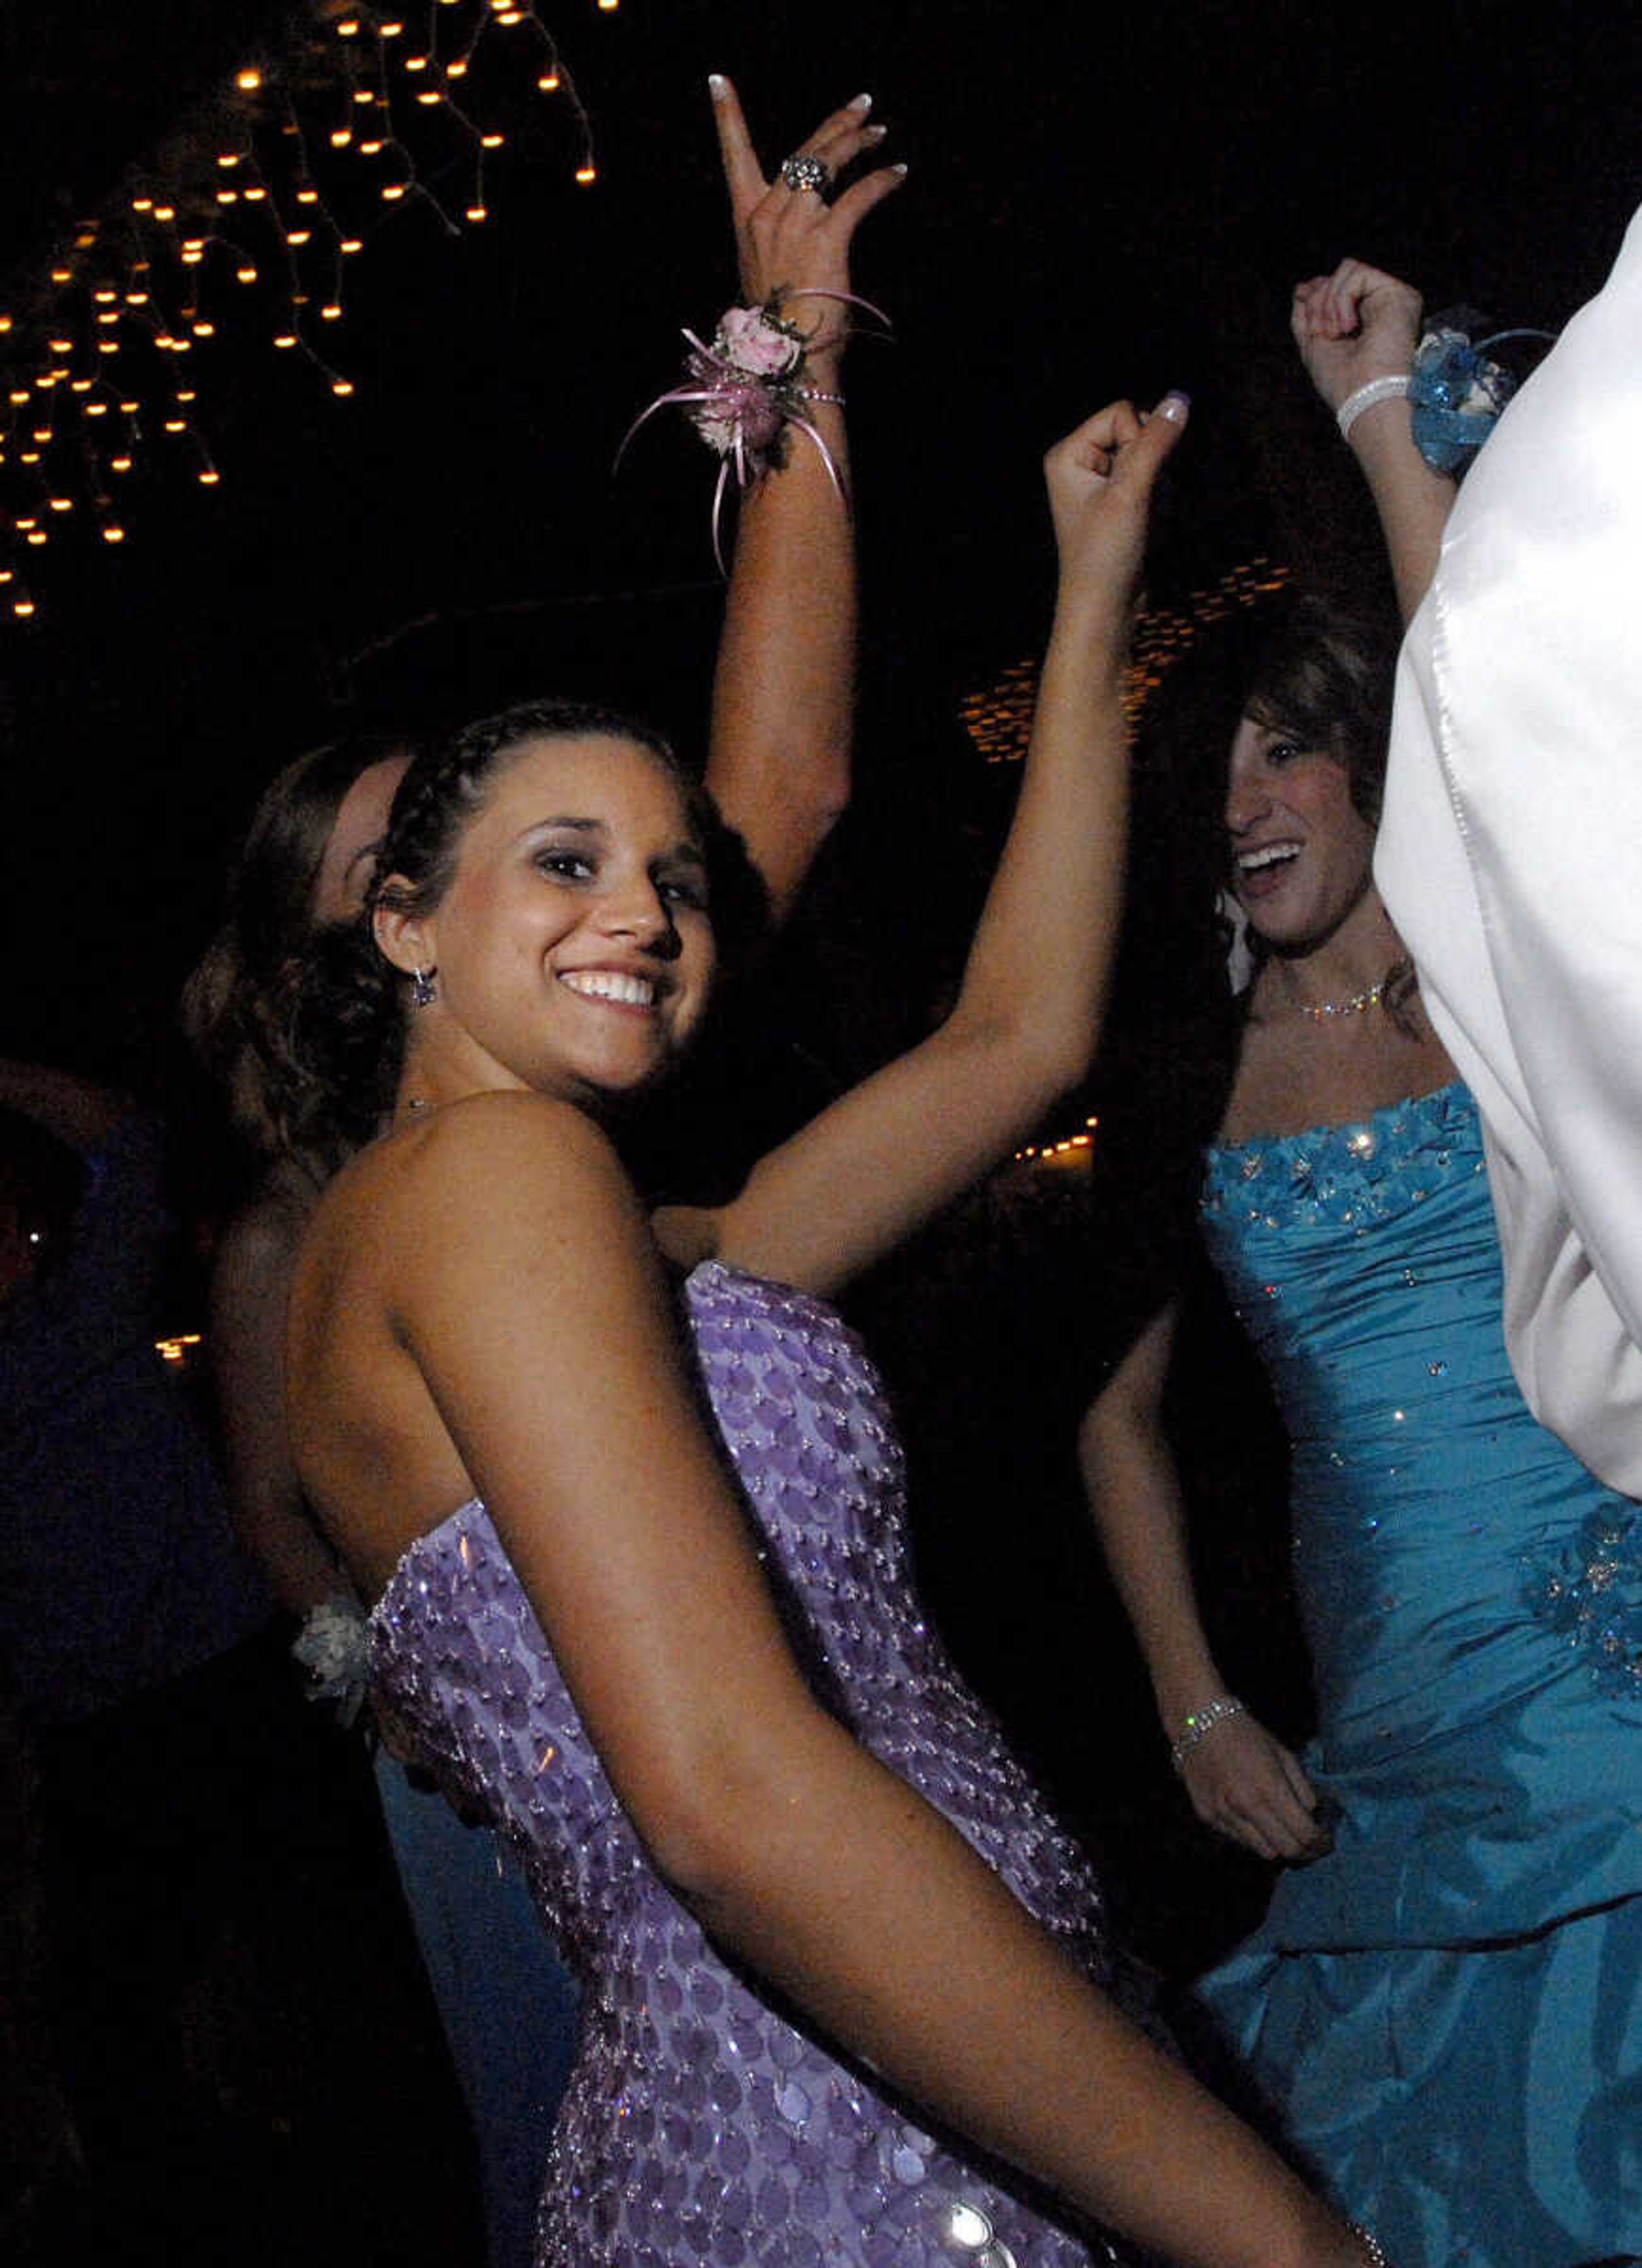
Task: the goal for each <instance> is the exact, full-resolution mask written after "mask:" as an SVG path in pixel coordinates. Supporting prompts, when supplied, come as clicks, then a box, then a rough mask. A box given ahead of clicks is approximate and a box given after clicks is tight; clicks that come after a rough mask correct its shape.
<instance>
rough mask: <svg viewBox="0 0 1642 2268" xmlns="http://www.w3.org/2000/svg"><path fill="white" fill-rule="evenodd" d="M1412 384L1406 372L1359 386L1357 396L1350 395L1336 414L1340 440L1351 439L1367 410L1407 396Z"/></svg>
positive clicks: (1371, 380) (1372, 379) (1369, 381)
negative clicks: (1352, 431)
mask: <svg viewBox="0 0 1642 2268" xmlns="http://www.w3.org/2000/svg"><path fill="white" fill-rule="evenodd" d="M1409 386H1410V378H1409V374H1408V372H1406V371H1404V372H1403V373H1402V374H1401V375H1400V376H1396V375H1388V376H1387V377H1385V378H1371V379H1369V380H1368V383H1367V384H1366V386H1359V387H1358V389H1357V391H1356V393H1355V394H1347V395H1346V397H1345V399H1344V401H1343V402H1342V403H1341V404H1340V406H1339V408H1338V409H1336V411H1335V413H1334V422H1335V423H1336V425H1337V426H1338V427H1339V429H1340V438H1341V439H1342V440H1343V441H1344V440H1345V439H1347V438H1349V436H1350V434H1351V428H1352V426H1353V425H1355V424H1356V423H1357V421H1358V419H1359V417H1360V416H1362V414H1363V412H1364V410H1365V409H1373V406H1374V404H1375V402H1377V401H1390V400H1391V399H1392V398H1393V396H1394V395H1395V394H1406V393H1407V392H1408V390H1409Z"/></svg>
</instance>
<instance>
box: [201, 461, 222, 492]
mask: <svg viewBox="0 0 1642 2268" xmlns="http://www.w3.org/2000/svg"><path fill="white" fill-rule="evenodd" d="M221 479H222V475H221V474H220V473H219V472H218V471H217V468H216V466H215V465H207V467H206V468H205V470H204V471H203V472H202V474H201V475H200V486H201V487H202V489H214V488H215V487H216V486H217V482H219V481H220V480H221Z"/></svg>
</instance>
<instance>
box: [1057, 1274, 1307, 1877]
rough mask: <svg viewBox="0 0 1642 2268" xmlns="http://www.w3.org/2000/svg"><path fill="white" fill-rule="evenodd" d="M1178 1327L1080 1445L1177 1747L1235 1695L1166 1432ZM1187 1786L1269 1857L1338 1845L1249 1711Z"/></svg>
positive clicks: (1163, 1324)
mask: <svg viewBox="0 0 1642 2268" xmlns="http://www.w3.org/2000/svg"><path fill="white" fill-rule="evenodd" d="M1174 1320H1175V1310H1174V1307H1172V1306H1171V1307H1165V1308H1163V1309H1161V1310H1160V1312H1159V1314H1156V1315H1154V1316H1153V1317H1152V1321H1151V1322H1150V1323H1149V1324H1148V1325H1147V1326H1146V1328H1145V1330H1144V1331H1143V1332H1142V1333H1141V1335H1140V1337H1139V1338H1138V1340H1137V1341H1136V1342H1135V1344H1134V1345H1133V1346H1132V1347H1131V1348H1130V1351H1129V1353H1128V1354H1127V1355H1126V1356H1125V1358H1124V1359H1123V1363H1122V1364H1121V1365H1120V1366H1119V1367H1118V1369H1117V1370H1116V1372H1115V1373H1113V1375H1112V1377H1111V1379H1110V1380H1109V1381H1108V1383H1107V1385H1106V1387H1105V1388H1104V1390H1103V1391H1102V1392H1101V1395H1100V1396H1099V1397H1098V1399H1097V1400H1096V1401H1095V1402H1094V1403H1093V1404H1092V1405H1091V1407H1090V1409H1089V1411H1088V1414H1087V1415H1086V1418H1085V1419H1084V1421H1083V1425H1082V1428H1081V1430H1080V1432H1079V1440H1078V1449H1079V1462H1080V1463H1081V1466H1082V1469H1083V1482H1084V1488H1085V1491H1086V1494H1087V1497H1088V1500H1089V1509H1090V1512H1091V1513H1092V1514H1093V1519H1094V1524H1095V1528H1096V1529H1097V1530H1098V1532H1099V1535H1100V1538H1101V1544H1102V1546H1103V1547H1104V1549H1105V1552H1106V1559H1107V1565H1108V1567H1109V1568H1110V1569H1111V1572H1112V1580H1113V1582H1114V1583H1115V1584H1116V1587H1117V1593H1118V1596H1119V1597H1120V1598H1121V1599H1122V1600H1123V1606H1124V1608H1125V1609H1126V1611H1127V1613H1128V1616H1129V1619H1130V1623H1131V1624H1133V1626H1134V1632H1135V1636H1136V1638H1137V1639H1138V1642H1139V1646H1140V1650H1141V1653H1143V1654H1144V1655H1145V1662H1146V1668H1147V1669H1148V1670H1149V1671H1150V1673H1151V1677H1152V1691H1153V1693H1154V1694H1155V1695H1156V1697H1157V1705H1158V1714H1159V1717H1160V1719H1161V1720H1162V1724H1163V1730H1164V1733H1165V1734H1166V1736H1167V1739H1168V1740H1169V1741H1170V1742H1175V1741H1177V1740H1179V1739H1180V1737H1181V1734H1182V1730H1183V1728H1184V1727H1185V1724H1186V1720H1187V1718H1188V1716H1189V1715H1190V1714H1191V1713H1193V1712H1196V1711H1198V1710H1201V1709H1202V1708H1203V1707H1204V1704H1205V1703H1207V1702H1211V1701H1213V1700H1215V1699H1218V1698H1223V1697H1225V1696H1226V1682H1225V1680H1224V1679H1223V1678H1222V1676H1221V1675H1220V1672H1219V1667H1218V1665H1217V1664H1216V1662H1215V1660H1214V1656H1213V1654H1212V1653H1211V1650H1210V1646H1209V1641H1208V1638H1207V1637H1206V1636H1205V1634H1204V1627H1203V1618H1202V1616H1201V1615H1200V1614H1199V1612H1198V1609H1197V1590H1196V1587H1195V1586H1194V1584H1193V1581H1192V1572H1191V1557H1190V1552H1189V1546H1188V1539H1187V1533H1186V1513H1185V1506H1184V1505H1183V1503H1182V1499H1181V1490H1180V1477H1179V1475H1178V1474H1177V1472H1176V1471H1175V1468H1174V1456H1173V1454H1172V1453H1171V1451H1170V1448H1169V1445H1168V1442H1167V1439H1166V1437H1165V1434H1164V1430H1163V1418H1162V1408H1163V1383H1164V1380H1165V1377H1166V1375H1167V1371H1168V1360H1169V1351H1170V1348H1171V1345H1172V1344H1173V1341H1174ZM1181 1777H1182V1779H1183V1780H1184V1782H1185V1785H1186V1792H1187V1793H1188V1794H1189V1796H1190V1798H1191V1802H1192V1808H1193V1809H1194V1810H1195V1811H1196V1812H1197V1816H1198V1817H1199V1818H1200V1819H1201V1820H1203V1821H1204V1823H1206V1824H1207V1825H1208V1826H1211V1827H1214V1828H1218V1829H1219V1831H1220V1832H1221V1833H1222V1834H1223V1835H1230V1836H1232V1837H1234V1838H1235V1839H1236V1840H1237V1841H1238V1842H1240V1843H1245V1844H1247V1845H1248V1847H1249V1849H1250V1850H1251V1851H1255V1852H1258V1853H1259V1854H1260V1856H1261V1857H1262V1858H1263V1859H1314V1858H1316V1857H1317V1856H1318V1855H1319V1854H1320V1852H1323V1851H1326V1850H1327V1849H1328V1847H1329V1837H1328V1834H1327V1832H1326V1830H1324V1829H1323V1828H1322V1827H1321V1826H1320V1825H1319V1823H1318V1821H1317V1818H1316V1815H1315V1814H1316V1803H1317V1798H1316V1793H1315V1792H1314V1789H1313V1787H1312V1785H1311V1782H1310V1781H1309V1780H1308V1779H1307V1777H1306V1774H1305V1772H1304V1771H1302V1769H1301V1767H1300V1762H1299V1759H1298V1758H1297V1757H1296V1756H1293V1754H1292V1752H1291V1751H1290V1750H1289V1749H1286V1748H1285V1746H1284V1745H1283V1743H1282V1742H1280V1741H1278V1740H1275V1739H1274V1738H1273V1737H1272V1735H1271V1734H1270V1733H1268V1732H1267V1731H1266V1729H1265V1727H1263V1725H1260V1724H1258V1723H1257V1722H1256V1721H1255V1719H1254V1718H1252V1717H1250V1716H1248V1714H1246V1713H1245V1714H1243V1715H1241V1716H1236V1717H1227V1718H1225V1719H1222V1720H1221V1721H1220V1722H1219V1724H1217V1725H1215V1726H1214V1727H1212V1729H1211V1731H1209V1732H1208V1733H1206V1734H1204V1736H1203V1738H1202V1739H1201V1740H1199V1741H1198V1742H1196V1743H1195V1744H1193V1745H1192V1746H1191V1747H1190V1749H1189V1751H1188V1752H1187V1753H1186V1755H1185V1756H1183V1758H1182V1770H1181Z"/></svg>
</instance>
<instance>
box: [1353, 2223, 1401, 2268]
mask: <svg viewBox="0 0 1642 2268" xmlns="http://www.w3.org/2000/svg"><path fill="white" fill-rule="evenodd" d="M1351 2234H1352V2235H1353V2236H1354V2237H1355V2238H1356V2239H1357V2241H1358V2242H1359V2244H1360V2245H1361V2246H1362V2248H1363V2257H1364V2259H1365V2260H1366V2261H1367V2262H1368V2264H1369V2268H1391V2263H1390V2262H1389V2261H1388V2259H1387V2258H1386V2248H1385V2246H1384V2245H1383V2244H1382V2243H1381V2242H1380V2239H1379V2238H1378V2237H1377V2236H1376V2235H1374V2232H1373V2229H1372V2228H1364V2227H1363V2224H1362V2222H1361V2221H1360V2220H1354V2221H1353V2222H1352V2223H1351Z"/></svg>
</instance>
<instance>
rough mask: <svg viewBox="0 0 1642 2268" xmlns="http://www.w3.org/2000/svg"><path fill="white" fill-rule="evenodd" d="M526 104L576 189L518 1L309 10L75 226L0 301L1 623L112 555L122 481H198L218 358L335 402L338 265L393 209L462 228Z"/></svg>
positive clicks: (564, 114)
mask: <svg viewBox="0 0 1642 2268" xmlns="http://www.w3.org/2000/svg"><path fill="white" fill-rule="evenodd" d="M592 4H593V6H594V7H595V8H596V10H597V11H598V12H600V13H605V14H608V13H612V12H614V11H615V8H616V6H617V5H618V0H592ZM534 105H551V106H553V107H554V109H555V112H556V117H555V118H554V119H553V120H552V121H550V123H552V125H553V126H554V129H555V131H556V136H557V137H558V139H559V140H560V141H561V142H564V143H568V146H569V149H570V151H571V161H570V170H571V173H572V174H573V177H574V179H575V180H576V181H577V182H578V183H580V184H582V185H583V186H586V185H588V184H590V183H592V182H593V181H594V180H596V179H597V175H598V167H597V163H596V159H595V155H594V151H593V134H592V127H591V123H590V121H589V119H588V116H587V113H586V110H585V107H583V104H582V102H581V99H580V98H579V96H578V93H577V92H576V88H575V85H574V84H573V82H572V81H571V77H570V74H569V73H568V71H567V70H565V68H564V65H563V62H562V60H561V57H560V55H559V52H558V48H557V47H556V44H555V41H554V40H553V38H552V35H551V34H550V33H549V30H548V27H547V26H546V24H545V23H544V22H543V21H542V18H541V14H540V13H539V11H538V6H537V0H415V4H413V5H409V6H402V7H400V8H397V9H395V8H394V7H393V6H391V5H382V6H377V5H370V6H365V5H349V4H347V0H320V4H311V5H309V6H307V7H305V8H302V9H301V10H299V11H298V14H297V15H296V17H295V18H293V19H292V22H291V28H290V30H289V31H288V33H286V35H285V36H284V37H283V39H282V40H276V41H274V42H270V44H269V51H268V52H266V53H263V54H260V55H251V56H247V58H246V60H245V61H244V62H243V63H242V64H241V66H240V67H239V69H238V70H236V71H235V72H234V73H233V74H232V77H231V79H230V80H229V82H228V84H226V85H224V86H222V87H220V88H218V89H217V90H216V91H214V92H213V93H212V94H211V96H210V98H209V99H207V101H206V102H205V104H204V105H203V106H202V108H201V109H200V111H199V112H198V113H197V114H195V115H194V116H193V117H192V118H190V119H189V120H188V122H186V123H185V124H184V125H183V126H182V127H181V128H180V129H179V131H178V132H177V133H176V134H175V135H174V136H173V137H172V139H171V140H170V141H169V142H168V143H167V144H166V147H165V148H164V150H163V151H160V152H158V154H157V155H156V156H155V157H154V158H153V160H152V162H151V163H150V164H148V165H146V166H144V167H142V168H141V169H140V170H138V171H137V172H136V173H132V174H130V175H128V176H127V177H126V179H125V180H122V182H121V185H120V187H119V188H118V189H117V190H116V191H114V194H113V195H111V196H110V197H109V198H107V200H105V201H104V203H103V204H102V205H101V206H100V207H99V209H98V210H96V211H95V212H93V213H92V214H90V215H88V216H87V217H85V218H83V219H81V220H80V221H78V222H77V223H76V225H75V226H74V229H73V232H72V235H71V236H70V238H69V239H67V240H66V241H65V242H64V243H63V244H62V245H60V246H59V247H56V248H55V250H54V251H53V252H52V253H51V254H49V255H48V261H47V263H46V265H45V268H44V269H43V272H42V273H41V274H40V275H39V276H36V277H35V278H34V279H33V281H32V283H29V284H26V286H25V287H24V288H23V289H22V290H20V291H18V293H17V294H16V296H15V297H14V298H12V299H11V300H10V301H9V302H8V303H7V304H6V305H5V306H0V604H4V605H8V606H9V608H10V611H11V616H12V617H13V618H14V619H15V620H17V621H18V622H26V621H28V620H29V618H30V617H32V616H33V615H34V614H35V613H36V612H37V610H38V608H39V605H40V585H41V578H42V573H43V571H45V569H46V567H47V564H48V560H49V557H50V554H51V551H52V547H54V546H55V545H59V544H63V543H65V542H70V541H75V540H79V541H85V540H87V539H88V538H89V539H90V540H91V541H98V540H100V541H102V542H103V543H105V544H110V545H118V544H121V543H123V542H125V541H126V540H127V537H128V534H129V532H130V531H129V520H130V517H131V515H130V513H129V509H128V506H127V503H126V501H125V500H126V498H128V497H129V496H130V495H131V493H132V491H133V487H134V484H135V483H136V482H138V481H139V480H140V478H141V476H142V475H144V474H148V475H157V476H161V477H171V478H175V477H177V476H179V475H180V476H181V477H183V478H187V479H191V480H192V481H193V482H196V483H197V484H198V485H200V486H202V487H203V488H206V489H212V488H216V487H217V485H218V484H219V482H220V481H221V477H222V476H221V474H220V472H219V470H218V468H217V460H216V456H215V454H214V453H213V450H212V446H211V443H210V433H209V421H210V412H211V410H212V409H217V410H218V411H219V412H220V411H221V410H222V409H225V408H226V407H227V403H228V400H229V398H230V388H229V382H228V372H227V367H226V357H225V353H224V351H223V350H224V349H225V347H227V346H228V345H230V344H231V343H232V344H235V345H250V344H251V343H252V342H256V341H258V340H259V339H260V340H265V341H266V343H267V346H268V349H269V354H270V357H271V358H272V359H273V360H274V361H275V362H281V361H286V362H291V361H294V362H298V363H302V364H306V365H307V366H308V367H309V369H310V371H311V372H312V373H313V375H314V376H315V378H316V379H318V381H320V383H322V384H323V386H325V387H328V390H329V392H330V394H332V395H333V396H334V397H335V399H336V400H338V401H346V399H347V398H348V397H349V396H350V394H353V392H354V390H355V382H354V380H353V379H351V378H350V377H349V376H348V375H347V374H346V372H344V371H343V370H342V369H340V368H338V367H337V364H336V361H335V359H334V358H333V357H334V355H335V348H334V345H333V342H334V340H335V337H336V336H337V335H338V327H339V326H340V325H341V324H342V320H343V317H344V315H345V313H346V312H347V307H348V273H349V269H350V265H351V264H352V262H353V261H355V260H357V257H358V255H359V254H362V253H363V252H364V250H365V248H366V247H367V245H368V244H369V243H370V241H371V239H372V236H373V234H374V233H375V232H376V230H377V229H378V228H379V226H380V225H381V224H382V223H383V222H384V221H386V220H388V219H391V218H393V217H394V216H395V215H397V214H399V213H401V212H403V211H405V210H408V209H409V210H414V209H416V208H420V209H422V210H423V211H424V212H426V213H429V214H431V216H432V217H433V218H434V219H435V221H436V223H437V224H438V225H439V226H440V227H441V228H442V229H444V230H445V232H448V233H450V234H452V235H459V234H460V233H462V232H463V231H464V230H467V229H471V228H476V227H479V226H482V225H483V223H484V222H485V221H486V220H487V219H489V217H490V203H489V195H490V188H489V180H490V171H491V169H492V167H493V164H494V161H495V160H496V158H497V154H498V153H499V152H500V151H503V150H504V148H505V147H506V146H507V144H509V142H510V140H512V139H514V138H516V137H517V136H518V135H519V133H521V132H526V131H528V130H529V127H530V124H531V119H530V115H529V111H530V107H532V106H534ZM242 372H243V365H235V370H234V375H233V381H232V382H233V385H234V387H238V386H239V384H240V383H241V382H242Z"/></svg>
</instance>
